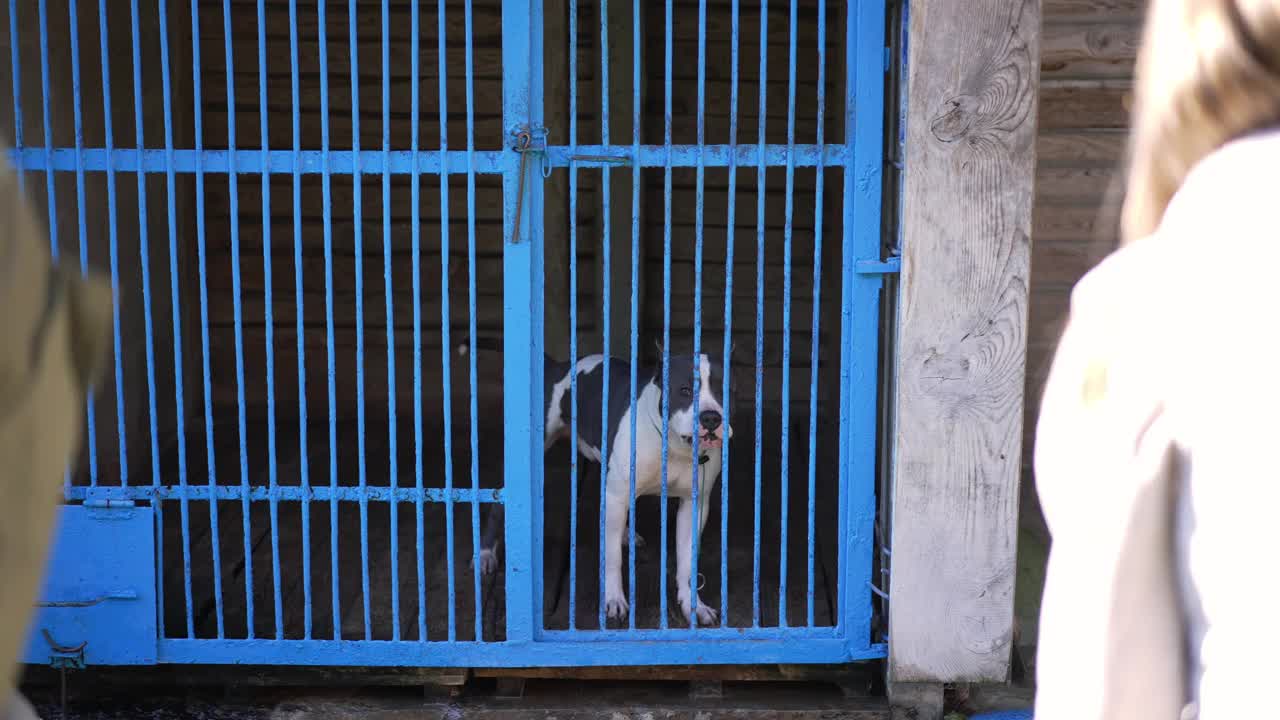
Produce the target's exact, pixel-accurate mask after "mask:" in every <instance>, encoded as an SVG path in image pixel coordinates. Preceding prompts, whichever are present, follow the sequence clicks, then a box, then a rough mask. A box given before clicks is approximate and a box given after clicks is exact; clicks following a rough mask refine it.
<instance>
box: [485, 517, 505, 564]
mask: <svg viewBox="0 0 1280 720" xmlns="http://www.w3.org/2000/svg"><path fill="white" fill-rule="evenodd" d="M504 519H505V513H504V512H503V505H502V503H485V508H484V515H483V519H482V520H481V523H480V572H482V573H484V574H485V575H489V574H491V573H493V572H495V571H496V570H497V569H498V548H499V546H500V545H501V543H502V533H503V526H504V524H505V523H504Z"/></svg>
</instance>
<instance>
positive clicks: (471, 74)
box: [464, 0, 484, 641]
mask: <svg viewBox="0 0 1280 720" xmlns="http://www.w3.org/2000/svg"><path fill="white" fill-rule="evenodd" d="M464 12H465V18H464V22H465V24H466V35H467V39H466V60H465V63H466V73H467V267H468V269H469V272H468V273H467V303H468V304H469V305H470V313H469V315H468V317H469V318H470V320H469V322H468V325H467V327H468V333H467V338H468V339H469V340H470V343H471V347H470V352H469V353H467V359H468V360H469V361H470V367H468V369H467V370H468V372H469V373H470V378H469V382H470V385H471V492H472V493H473V494H474V495H476V496H478V495H479V494H480V428H479V424H478V423H479V415H480V408H479V406H478V397H477V386H478V381H479V380H478V378H477V372H476V307H477V301H476V172H475V154H476V115H475V57H474V54H475V51H474V49H473V45H474V44H475V28H474V27H472V17H471V0H467V2H466V7H465V10H464ZM471 553H472V559H471V568H472V581H473V582H474V584H475V587H473V588H472V592H473V595H472V597H473V598H475V600H474V605H475V613H476V617H475V622H476V640H477V641H480V640H483V639H484V613H483V612H481V610H482V606H481V595H480V590H481V588H480V505H479V504H478V501H477V500H476V499H475V498H473V499H472V501H471Z"/></svg>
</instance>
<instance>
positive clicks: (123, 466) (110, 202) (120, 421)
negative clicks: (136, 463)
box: [76, 0, 129, 485]
mask: <svg viewBox="0 0 1280 720" xmlns="http://www.w3.org/2000/svg"><path fill="white" fill-rule="evenodd" d="M76 42H79V37H78V36H77V37H76ZM98 48H99V52H100V56H99V58H100V59H99V66H100V70H101V72H102V138H103V146H104V147H105V148H106V150H107V152H111V150H112V149H113V146H114V145H115V131H114V128H113V123H112V119H111V110H112V107H111V62H110V60H109V58H108V54H109V52H110V49H109V45H108V44H107V3H106V0H98ZM118 227H119V224H118V222H117V218H116V174H115V172H113V171H111V170H107V240H108V247H109V258H110V264H111V289H112V292H113V293H114V294H115V296H116V298H117V301H116V302H114V303H111V324H112V329H113V332H112V334H111V335H112V342H113V343H114V345H115V362H113V363H112V366H113V367H114V368H115V380H116V444H117V446H118V447H117V448H116V449H117V450H118V451H119V454H120V484H121V485H128V484H129V435H128V432H127V431H126V429H125V424H124V412H125V408H124V392H125V390H124V352H123V351H122V350H121V347H120V346H121V341H122V335H123V333H121V332H120V302H119V297H120V238H119V235H118V233H117V230H118Z"/></svg>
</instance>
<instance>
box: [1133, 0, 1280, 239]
mask: <svg viewBox="0 0 1280 720" xmlns="http://www.w3.org/2000/svg"><path fill="white" fill-rule="evenodd" d="M1277 121H1280V0H1150V3H1149V8H1148V11H1147V22H1146V28H1145V30H1144V35H1143V41H1142V49H1141V51H1140V52H1139V55H1138V63H1137V71H1136V87H1135V90H1134V108H1133V123H1132V126H1133V132H1132V135H1131V137H1130V143H1129V148H1128V177H1127V180H1126V188H1125V190H1126V192H1125V200H1124V207H1123V210H1122V214H1121V219H1120V221H1121V233H1120V234H1121V240H1122V242H1125V243H1127V242H1132V241H1133V240H1137V239H1139V238H1142V237H1145V236H1147V235H1149V234H1151V233H1152V232H1153V231H1154V230H1155V229H1156V227H1157V226H1158V225H1159V224H1160V218H1161V217H1162V216H1163V215H1164V211H1165V208H1166V207H1167V206H1168V204H1169V200H1170V199H1171V198H1172V197H1173V194H1174V193H1175V192H1176V191H1177V190H1178V187H1179V186H1180V185H1181V184H1182V182H1183V180H1184V179H1185V178H1186V175H1187V173H1188V172H1190V170H1191V168H1192V167H1194V166H1195V164H1196V163H1197V162H1199V161H1200V160H1202V159H1203V158H1204V157H1205V156H1207V155H1209V154H1210V153H1212V152H1213V151H1214V150H1216V149H1217V148H1219V147H1221V146H1222V145H1223V144H1224V143H1226V142H1228V141H1230V140H1232V139H1234V138H1236V137H1239V136H1241V135H1245V134H1248V133H1250V132H1253V131H1255V130H1259V129H1262V128H1265V127H1267V126H1269V125H1271V124H1273V123H1276V122H1277Z"/></svg>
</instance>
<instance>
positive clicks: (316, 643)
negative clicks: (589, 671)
mask: <svg viewBox="0 0 1280 720" xmlns="http://www.w3.org/2000/svg"><path fill="white" fill-rule="evenodd" d="M883 657H885V646H884V645H872V646H870V647H868V648H866V649H865V650H854V651H850V650H849V647H848V644H847V643H846V642H845V641H844V640H842V639H836V638H831V639H826V640H810V641H805V642H795V641H794V640H705V641H696V640H694V641H688V640H686V641H683V642H670V641H666V642H656V641H652V640H618V641H613V642H532V643H519V644H517V643H476V642H455V643H447V642H428V643H417V642H391V641H376V640H374V641H363V640H361V641H352V640H342V641H334V640H164V641H161V643H160V654H159V662H161V663H172V664H216V665H320V666H367V667H538V666H541V667H579V666H595V665H609V666H624V665H758V664H762V663H788V664H800V663H823V664H831V663H840V662H854V661H859V660H874V659H878V658H883Z"/></svg>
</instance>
